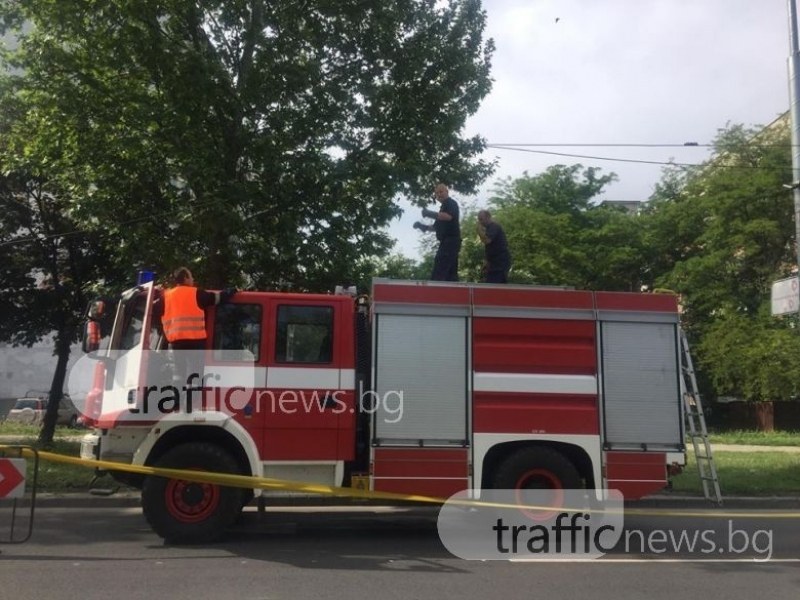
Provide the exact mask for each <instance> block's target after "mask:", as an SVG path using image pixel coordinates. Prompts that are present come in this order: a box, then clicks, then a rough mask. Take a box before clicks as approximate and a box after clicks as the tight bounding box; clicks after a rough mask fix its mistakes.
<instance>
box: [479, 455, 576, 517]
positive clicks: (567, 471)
mask: <svg viewBox="0 0 800 600" xmlns="http://www.w3.org/2000/svg"><path fill="white" fill-rule="evenodd" d="M493 487H494V488H495V489H499V490H514V496H513V500H510V499H504V501H511V502H514V503H515V504H517V505H519V506H520V509H521V510H522V512H523V513H524V514H525V515H526V516H527V517H528V518H529V519H531V520H533V521H537V522H538V521H547V520H548V519H550V518H552V517H553V516H555V514H557V512H558V510H559V509H561V508H562V507H564V505H565V492H564V490H577V489H581V488H583V482H582V480H581V476H580V474H579V473H578V470H577V469H576V468H575V465H573V464H572V461H570V460H569V459H568V458H567V457H565V456H564V455H563V454H561V453H560V452H558V451H557V450H554V449H552V448H548V447H546V446H530V447H527V448H522V449H520V450H517V451H516V452H514V453H512V454H510V455H509V456H508V457H507V458H506V459H505V460H504V461H503V462H502V463H501V464H500V466H499V467H498V469H497V472H496V473H495V476H494V480H493ZM528 492H531V493H528ZM531 504H533V505H537V506H543V505H544V506H549V507H552V509H550V510H547V509H541V510H538V509H534V510H529V509H526V508H522V507H523V506H529V505H531Z"/></svg>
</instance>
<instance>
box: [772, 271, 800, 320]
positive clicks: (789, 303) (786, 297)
mask: <svg viewBox="0 0 800 600" xmlns="http://www.w3.org/2000/svg"><path fill="white" fill-rule="evenodd" d="M797 286H798V283H797V277H796V276H795V277H787V278H786V279H779V280H778V281H776V282H774V283H773V284H772V314H773V315H786V314H789V313H796V312H797V306H798V299H800V293H799V292H798V287H797Z"/></svg>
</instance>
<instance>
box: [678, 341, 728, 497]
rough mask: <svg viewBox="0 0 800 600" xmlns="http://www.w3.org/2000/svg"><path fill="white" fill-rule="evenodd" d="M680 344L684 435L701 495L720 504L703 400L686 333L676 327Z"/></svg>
mask: <svg viewBox="0 0 800 600" xmlns="http://www.w3.org/2000/svg"><path fill="white" fill-rule="evenodd" d="M680 344H681V352H680V354H681V377H680V383H681V394H682V395H683V402H684V417H685V420H686V435H688V436H689V439H690V440H691V441H692V446H693V448H694V456H695V460H696V461H697V470H698V472H699V473H700V482H701V483H702V484H703V495H704V496H705V498H706V499H707V500H710V501H712V502H714V503H716V504H717V505H718V506H722V493H721V492H720V490H719V477H717V466H716V464H715V463H714V455H713V453H712V452H711V444H710V443H709V441H708V429H706V417H705V414H704V413H703V403H702V401H701V400H700V392H699V391H698V389H697V378H696V377H695V373H694V365H693V364H692V355H691V353H690V352H689V341H688V340H687V339H686V333H685V332H684V331H683V329H680Z"/></svg>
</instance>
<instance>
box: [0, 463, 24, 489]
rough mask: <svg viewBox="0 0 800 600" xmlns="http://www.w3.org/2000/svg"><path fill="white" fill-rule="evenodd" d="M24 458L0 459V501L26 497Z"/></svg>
mask: <svg viewBox="0 0 800 600" xmlns="http://www.w3.org/2000/svg"><path fill="white" fill-rule="evenodd" d="M26 468H27V465H26V464H25V459H24V458H0V499H1V498H22V497H23V496H24V495H25V469H26Z"/></svg>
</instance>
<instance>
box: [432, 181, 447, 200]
mask: <svg viewBox="0 0 800 600" xmlns="http://www.w3.org/2000/svg"><path fill="white" fill-rule="evenodd" d="M433 194H434V195H435V196H436V199H437V200H438V201H439V202H444V201H445V200H447V198H448V197H449V196H450V190H448V189H447V186H446V185H445V184H443V183H437V184H436V187H435V188H433Z"/></svg>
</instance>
